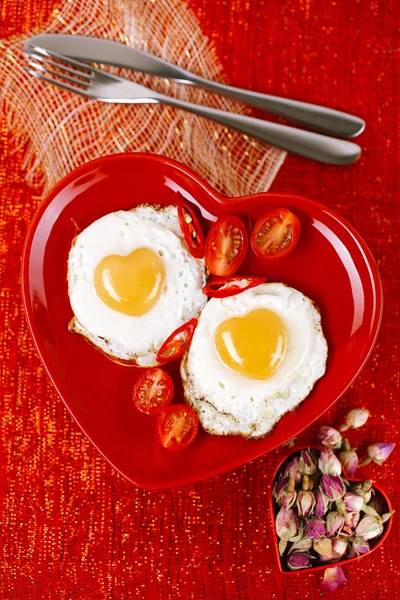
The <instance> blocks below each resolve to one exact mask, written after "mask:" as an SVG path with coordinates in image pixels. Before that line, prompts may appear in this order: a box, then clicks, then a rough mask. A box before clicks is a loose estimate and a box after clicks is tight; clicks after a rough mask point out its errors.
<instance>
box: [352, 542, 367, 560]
mask: <svg viewBox="0 0 400 600" xmlns="http://www.w3.org/2000/svg"><path fill="white" fill-rule="evenodd" d="M352 547H353V548H354V550H355V552H356V554H357V556H360V554H368V552H369V551H370V547H369V544H368V542H366V541H365V540H364V539H363V538H354V540H353V544H352Z"/></svg>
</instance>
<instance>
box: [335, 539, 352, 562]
mask: <svg viewBox="0 0 400 600" xmlns="http://www.w3.org/2000/svg"><path fill="white" fill-rule="evenodd" d="M348 545H349V542H348V540H347V538H345V537H334V538H332V555H333V558H342V556H343V555H344V554H345V552H346V551H347V548H348Z"/></svg>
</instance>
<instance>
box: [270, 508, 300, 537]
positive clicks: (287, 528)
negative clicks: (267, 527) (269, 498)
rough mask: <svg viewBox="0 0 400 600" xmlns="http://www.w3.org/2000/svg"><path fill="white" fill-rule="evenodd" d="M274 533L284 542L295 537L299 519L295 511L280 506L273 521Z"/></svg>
mask: <svg viewBox="0 0 400 600" xmlns="http://www.w3.org/2000/svg"><path fill="white" fill-rule="evenodd" d="M275 527H276V533H277V534H278V537H280V538H281V539H284V540H290V539H291V538H294V537H296V535H297V534H298V532H299V519H298V516H297V515H296V513H295V511H294V510H293V509H292V508H290V509H289V510H287V509H286V508H284V507H283V506H282V508H281V509H280V511H279V512H278V514H277V515H276V520H275Z"/></svg>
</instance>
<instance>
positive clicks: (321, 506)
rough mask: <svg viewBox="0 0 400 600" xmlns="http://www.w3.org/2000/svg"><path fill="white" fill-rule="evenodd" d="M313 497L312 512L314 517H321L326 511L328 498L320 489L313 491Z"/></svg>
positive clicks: (328, 502)
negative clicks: (313, 507)
mask: <svg viewBox="0 0 400 600" xmlns="http://www.w3.org/2000/svg"><path fill="white" fill-rule="evenodd" d="M314 497H315V509H314V514H315V516H316V517H323V516H324V514H325V513H326V511H327V510H328V507H329V504H330V500H329V498H328V497H327V496H325V494H324V493H323V492H322V491H321V490H320V489H318V490H316V491H315V492H314Z"/></svg>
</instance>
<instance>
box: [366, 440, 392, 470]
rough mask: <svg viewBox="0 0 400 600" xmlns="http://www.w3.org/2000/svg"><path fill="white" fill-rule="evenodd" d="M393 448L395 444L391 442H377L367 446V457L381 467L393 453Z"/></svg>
mask: <svg viewBox="0 0 400 600" xmlns="http://www.w3.org/2000/svg"><path fill="white" fill-rule="evenodd" d="M394 447H395V444H392V443H391V442H377V443H376V444H372V445H371V446H368V448H367V452H368V456H369V458H370V459H371V460H373V461H374V462H376V463H377V464H378V465H382V464H383V463H384V462H385V460H387V459H388V458H389V456H390V455H391V453H392V452H393V449H394Z"/></svg>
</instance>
